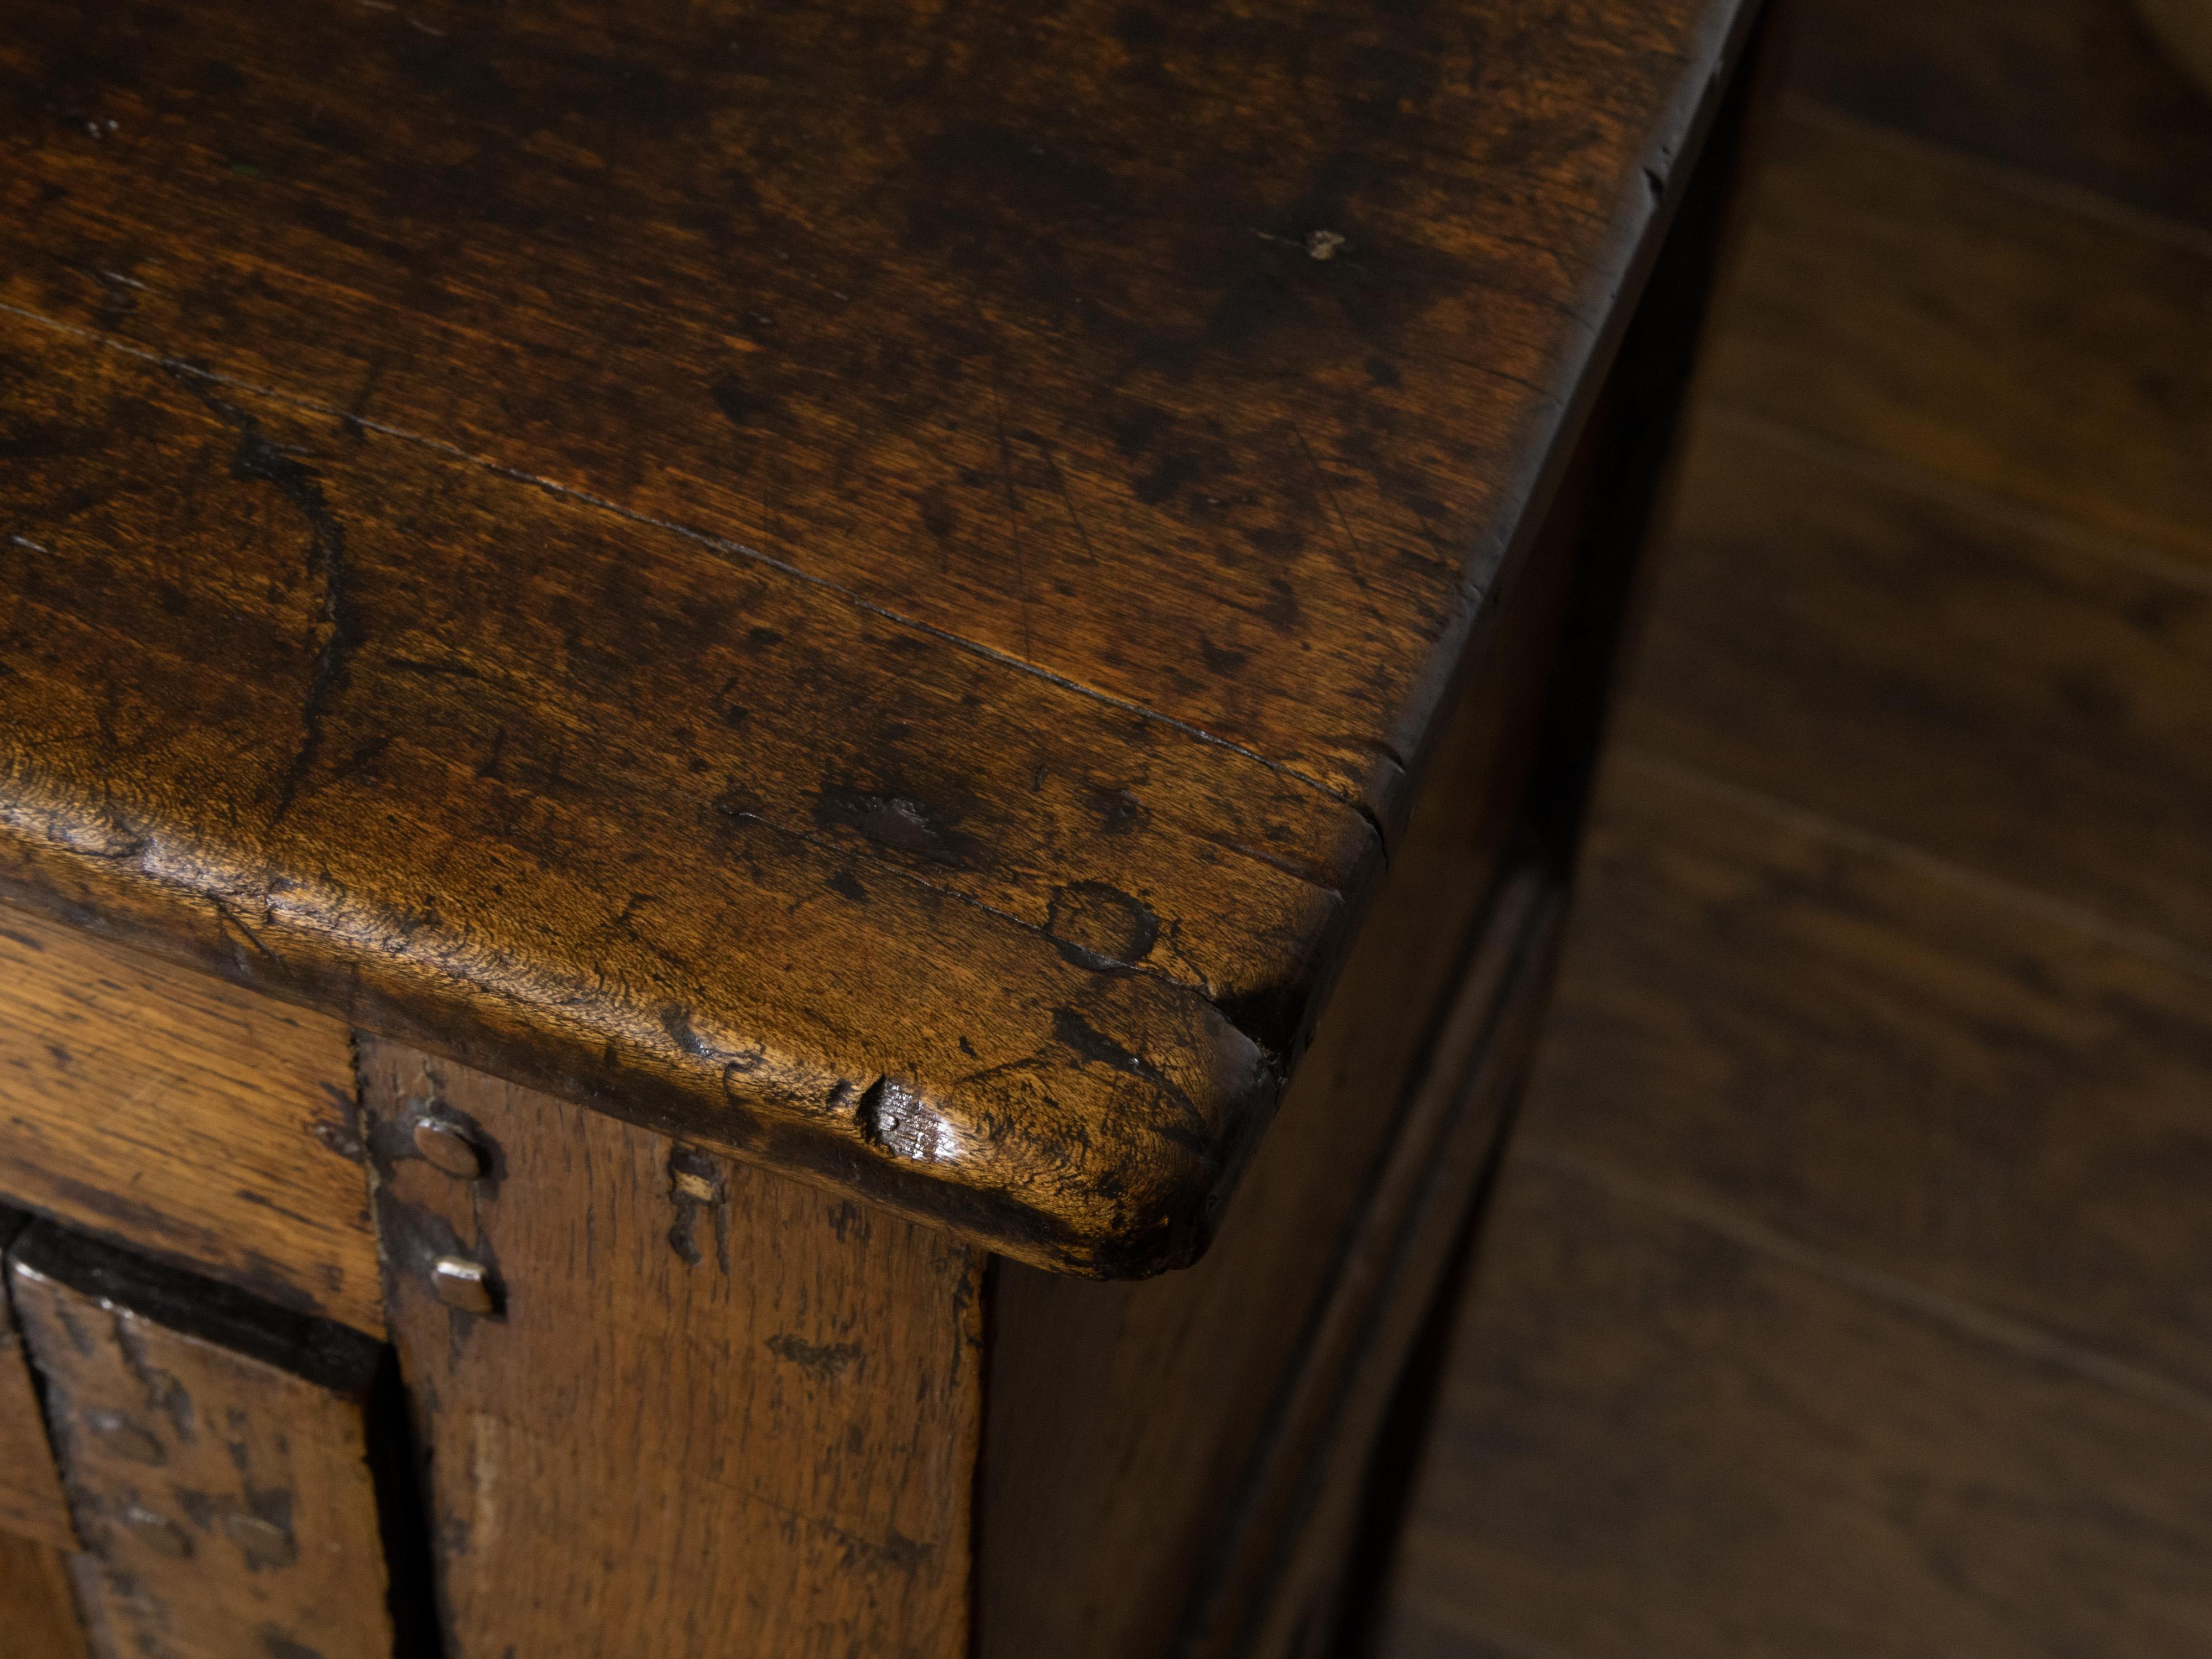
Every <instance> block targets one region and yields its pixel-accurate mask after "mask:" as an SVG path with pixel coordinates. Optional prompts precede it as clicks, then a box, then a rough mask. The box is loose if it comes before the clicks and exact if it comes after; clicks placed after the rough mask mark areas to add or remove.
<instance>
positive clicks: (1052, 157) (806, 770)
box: [0, 0, 1745, 1273]
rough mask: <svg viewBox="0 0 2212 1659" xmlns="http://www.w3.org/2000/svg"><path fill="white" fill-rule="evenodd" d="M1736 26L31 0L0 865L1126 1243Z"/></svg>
mask: <svg viewBox="0 0 2212 1659" xmlns="http://www.w3.org/2000/svg"><path fill="white" fill-rule="evenodd" d="M1744 11H1745V8H1743V7H1741V6H1739V5H1737V4H1735V3H1729V0H1663V3H1659V4H1655V5H1644V6H1638V7H1635V8H1629V7H1626V6H1621V5H1606V6H1597V7H1591V6H1586V5H1570V4H1567V3H1565V0H1533V3H1528V4H1525V5H1513V6H1501V5H1490V4H1481V5H1476V4H1462V5H1444V4H1431V5H1416V6H1412V7H1407V8H1400V9H1390V10H1389V11H1388V12H1383V11H1379V10H1376V9H1372V8H1368V7H1364V6H1356V5H1332V4H1312V5H1292V4H1289V3H1284V0H1253V3H1249V4H1246V5H1243V6H1242V7H1239V8H1237V9H1233V10H1229V11H1216V10H1203V11H1201V10H1198V9H1185V8H1182V7H1176V6H1170V5H1166V4H1158V3H1135V4H1127V5H1118V6H1115V5H1106V4H1103V3H1088V0H1069V3H1064V4H1060V5H1056V6H1053V7H1049V8H1043V9H1036V8H1006V7H987V8H981V9H970V10H966V11H963V12H960V13H957V14H953V15H933V14H927V13H925V12H924V11H923V10H921V9H914V8H908V7H905V6H899V5H892V4H887V3H866V0H863V3H845V4H839V5H836V6H829V5H825V4H789V5H782V6H777V7H774V8H750V7H738V6H735V5H731V6H705V7H687V8H674V7H659V6H654V7H649V8H624V9H616V8H612V7H608V6H604V5H586V4H582V3H577V0H568V3H549V4H544V5H539V6H535V7H532V8H529V9H518V8H500V9H494V8H482V7H476V6H470V5H462V4H444V3H439V0H425V3H422V4H420V5H413V6H408V5H401V6H397V7H393V8H389V9H386V8H383V7H369V6H361V7H352V6H327V7H299V6H287V5H283V4H279V3H277V0H245V3H240V4H235V5H228V6H221V7H216V6H193V5H185V4H181V3H161V0H125V3H118V4H115V5H112V6H106V7H102V8H99V9H87V8H83V7H79V6H74V5H70V4H66V3H63V0H25V3H23V4H21V5H19V6H17V7H15V8H13V9H11V13H10V27H9V31H8V32H7V35H6V38H5V39H4V40H0V153H4V155H5V158H6V165H5V166H4V167H0V220H3V221H4V223H5V226H6V228H7V234H6V236H5V237H4V238H0V453H5V454H6V456H7V457H8V465H7V470H6V471H5V473H4V475H0V694H4V704H0V711H4V712H0V887H4V889H5V890H7V891H8V892H9V893H12V894H13V895H14V896H15V897H17V898H18V899H20V900H21V901H24V902H30V903H33V904H36V905H39V906H40V907H42V908H46V909H48V910H49V911H52V912H53V913H55V914H58V915H62V916H63V917H64V918H65V919H67V920H69V921H72V922H74V923H76V924H78V925H81V926H84V927H92V928H95V929H98V930H102V931H106V932H108V933H112V934H113V935H115V936H118V937H121V938H126V939H132V940H135V941H137V942H140V943H143V944H147V945H152V946H155V948H159V949H162V950H165V951H168V952H170V953H172V954H174V955H178V956H180V957H185V958H186V959H189V960H192V961H196V962H198V963H203V964H204V965H208V966H211V967H214V968H216V969H218V970H220V971H222V972H225V973H228V974H229V975H233V976H234V977H236V978H238V979H240V980H241V981H246V982H247V983H250V984H252V985H255V986H258V987H261V988H264V989H265V990H268V991H270V992H272V993H274V994H277V995H280V996H284V997H288V998H291V999H294V1000H302V1001H306V1002H310V1003H313V1004H316V1005H318V1006H325V1007H329V1008H331V1009H333V1010H335V1011H337V1012H340V1013H342V1014H343V1015H344V1016H345V1017H347V1018H351V1019H353V1020H355V1021H356V1022H357V1023H359V1024H363V1025H366V1026H368V1027H371V1028H373V1029H376V1030H382V1031H385V1032H386V1033H389V1034H392V1035H394V1036H399V1037H401V1038H403V1039H405V1040H407V1041H409V1042H415V1043H417V1044H420V1045H421V1046H423V1047H425V1048H431V1049H434V1050H436V1051H439V1052H442V1053H447V1054H454V1055H457V1056H459V1057H460V1058H463V1059H465V1060H468V1061H470V1062H471V1063H472V1064H476V1065H479V1066H485V1067H488V1068H489V1069H491V1070H493V1071H495V1072H498V1073H503V1074H505V1075H507V1076H509V1077H512V1078H514V1079H519V1080H520V1081H522V1082H525V1083H527V1084H529V1085H533V1086H536V1087H539V1088H542V1089H545V1090H548V1091H552V1092H555V1093H558V1094H562V1095H566V1096H568V1097H572V1098H574V1099H578V1100H580V1101H584V1102H586V1103H590V1104H592V1105H594V1106H597V1107H599V1108H601V1109H605V1110H608V1111H611V1112H614V1113H617V1114H619V1115H623V1116H625V1117H628V1118H630V1119H632V1120H634V1121H638V1122H640V1123H642V1124H644V1125H646V1126H647V1127H653V1128H659V1129H663V1130H667V1131H671V1132H678V1133H682V1134H684V1136H686V1137H687V1138H689V1139H693V1140H696V1141H699V1142H702V1143H705V1144H709V1145H713V1146H719V1147H722V1148H726V1149H727V1150H729V1151H731V1152H734V1153H736V1154H737V1155H738V1156H740V1157H743V1158H750V1159H753V1160H755V1161H759V1162H764V1163H767V1164H772V1165H775V1166H777V1167H780V1168H784V1169H787V1170H793V1171H797V1172H800V1173H804V1174H806V1175H809V1176H811V1177H812V1178H814V1179H817V1180H820V1181H823V1182H828V1183H829V1184H831V1185H833V1186H836V1187H840V1188H845V1189H847V1190H850V1191H855V1192H859V1193H863V1194H867V1195H869V1196H871V1197H872V1198H874V1199H876V1200H878V1201H880V1202H883V1203H885V1204H888V1205H890V1206H893V1207H895V1208H898V1209H901V1210H902V1211H905V1212H908V1213H910V1214H915V1215H919V1216H922V1217H926V1218H929V1219H932V1220H933V1221H936V1222H938V1223H939V1224H941V1225H950V1226H951V1227H953V1228H955V1229H957V1230H959V1231H963V1232H965V1233H967V1234H969V1235H970V1236H971V1237H976V1238H978V1239H981V1240H982V1241H985V1242H987V1243H989V1244H991V1245H992V1246H993V1247H994V1248H997V1249H1003V1250H1006V1251H1007V1252H1009V1253H1011V1254H1012V1255H1018V1256H1020V1257H1022V1258H1024V1259H1026V1260H1029V1261H1035V1262H1037V1263H1039V1264H1041V1265H1045V1266H1049V1267H1058V1268H1062V1269H1070V1270H1076V1271H1084V1272H1094V1273H1143V1272H1148V1271H1152V1270H1157V1269H1158V1268H1160V1267H1166V1266H1171V1265H1174V1264H1176V1263H1177V1262H1181V1261H1187V1260H1188V1259H1189V1258H1190V1257H1191V1256H1192V1255H1194V1253H1195V1252H1196V1251H1197V1250H1198V1249H1200V1247H1201V1246H1202V1244H1203V1243H1204V1241H1205V1238H1206V1236H1207V1234H1208V1232H1209V1231H1210V1230H1211V1227H1212V1223H1213V1220H1214V1218H1215V1217H1216V1215H1217V1214H1218V1209H1219V1206H1220V1205H1221V1203H1222V1202H1223V1201H1224V1200H1225V1198H1226V1196H1227V1194H1228V1192H1229V1191H1230V1189H1231V1187H1232V1185H1233V1184H1234V1182H1235V1179H1236V1176H1237V1173H1238V1171H1239V1170H1241V1168H1242V1167H1243V1164H1244V1163H1245V1161H1246V1160H1247V1158H1249V1153H1250V1151H1251V1147H1252V1145H1253V1142H1254V1139H1255V1136H1256V1135H1257V1133H1259V1131H1260V1130H1261V1128H1262V1127H1264V1124H1265V1122H1266V1120H1267V1115H1268V1114H1269V1112H1270V1110H1271V1109H1272V1106H1273V1101H1274V1099H1275V1098H1276V1096H1277V1094H1278V1092H1279V1089H1280V1087H1281V1084H1282V1079H1283V1077H1284V1075H1285V1072H1286V1071H1287V1069H1288V1067H1289V1066H1290V1065H1291V1062H1292V1060H1293V1059H1294V1057H1295V1056H1296V1054H1297V1051H1298V1049H1299V1048H1300V1046H1301V1043H1302V1042H1303V1039H1304V1033H1305V1032H1306V1031H1307V1030H1308V1029H1309V1028H1310V1024H1311V1020H1312V1017H1313V1014H1314V1012H1315V1008H1316V1004H1317V1002H1318V1000H1319V998H1320V996H1321V994H1322V992H1323V991H1324V990H1325V988H1326V987H1327V984H1328V979H1329V976H1330V974H1331V971H1332V968H1333V965H1334V963H1335V962H1336V960H1337V959H1338V957H1339V956H1340V954H1341V951H1342V949H1343V945H1344V942H1345V939H1346V934H1347V933H1348V931H1349V928H1350V927H1351V924H1352V920H1353V918H1354V916H1355V915H1356V914H1357V912H1358V907H1359V904H1360V902H1361V900H1362V897H1363V896H1364V892H1365V890H1367V889H1368V887H1369V886H1370V884H1371V883H1372V881H1373V879H1374V878H1375V876H1376V874H1377V873H1378V872H1379V869H1380V866H1381V864H1382V861H1383V857H1384V845H1383V843H1384V838H1385V837H1386V836H1387V835H1388V834H1389V832H1390V830H1391V829H1392V827H1393V826H1395V823H1397V821H1398V819H1399V817H1401V813H1402V811H1403V810H1404V805H1405V795H1406V787H1407V777H1408V774H1409V772H1410V771H1411V770H1412V769H1413V767H1414V766H1415V765H1416V764H1417V763H1418V761H1419V757H1420V756H1421V754H1422V751H1423V750H1424V747H1425V742H1426V740H1427V738H1428V736H1429V732H1430V727H1431V724H1432V722H1433V720H1434V718H1435V716H1436V714H1437V710H1438V708H1439V707H1440V706H1441V705H1442V703H1443V701H1444V699H1445V696H1446V694H1447V692H1448V690H1449V688H1450V686H1451V685H1452V684H1454V682H1455V680H1457V679H1458V678H1460V677H1462V674H1463V673H1464V671H1465V669H1466V665H1467V659H1468V656H1469V654H1470V651H1471V649H1472V648H1473V647H1472V645H1471V641H1479V640H1480V637H1481V625H1482V624H1483V623H1485V621H1486V619H1487V618H1489V617H1493V616H1495V615H1497V614H1498V611H1499V608H1500V601H1501V599H1502V598H1503V596H1504V593H1505V592H1506V591H1507V590H1508V589H1509V588H1510V586H1511V583H1512V580H1513V578H1514V576H1515V575H1516V570H1517V554H1518V551H1519V550H1520V548H1521V545H1522V537H1523V533H1524V528H1525V526H1527V525H1528V522H1529V521H1530V520H1532V519H1533V516H1534V515H1533V513H1532V512H1531V508H1532V507H1534V506H1535V505H1538V504H1540V503H1541V498H1542V496H1543V495H1544V493H1545V491H1546V490H1547V488H1548V479H1549V477H1550V472H1549V469H1550V468H1551V467H1552V466H1553V465H1555V463H1556V457H1557V456H1558V454H1559V453H1560V452H1561V450H1562V449H1563V448H1564V446H1563V445H1562V444H1561V443H1560V442H1559V439H1560V437H1561V435H1562V434H1563V433H1564V432H1565V431H1567V430H1568V429H1569V428H1571V425H1572V423H1573V422H1574V421H1575V420H1576V419H1577V415H1578V410H1579V409H1580V406H1581V404H1582V401H1583V398H1584V397H1585V395H1586V394H1587V392H1588V390H1589V386H1590V385H1591V384H1592V383H1593V381H1594V378H1595V375H1594V371H1595V369H1596V368H1599V367H1601V365H1602V362H1603V361H1604V359H1605V357H1606V355H1607V351H1608V350H1609V349H1610V340H1609V337H1608V328H1609V326H1610V325H1612V324H1613V322H1614V321H1615V320H1616V319H1618V318H1619V317H1620V315H1622V314H1623V313H1625V310H1626V307H1624V306H1623V305H1622V304H1621V297H1622V295H1623V294H1624V292H1625V291H1626V290H1628V289H1631V288H1632V285H1633V284H1634V283H1636V282H1637V281H1638V280H1639V274H1640V272H1641V270H1643V268H1644V264H1645V262H1646V261H1647V260H1648V258H1649V257H1650V252H1651V251H1652V248H1653V246H1654V245H1655V243H1656V237H1657V235H1658V234H1659V232H1660V230H1661V229H1662V228H1663V224H1664V221H1665V218H1666V215H1667V212H1668V204H1669V178H1670V174H1671V173H1673V171H1674V164H1675V162H1676V161H1677V159H1678V158H1679V157H1680V156H1681V155H1684V154H1685V153H1686V152H1687V150H1689V149H1691V148H1693V146H1694V142H1695V137H1696V134H1697V131H1698V130H1699V124H1700V123H1701V122H1702V121H1703V120H1704V119H1705V118H1706V117H1707V116H1708V115H1709V114H1710V113H1711V107H1712V104H1713V100H1714V97H1715V94H1716V90H1717V87H1718V85H1719V82H1720V80H1721V78H1722V77H1723V74H1724V71H1725V70H1726V68H1727V65H1728V63H1729V59H1730V58H1731V56H1732V54H1733V53H1734V52H1735V46H1736V41H1737V40H1738V38H1739V36H1740V33H1741V27H1742V24H1743V22H1744V16H1743V13H1744Z"/></svg>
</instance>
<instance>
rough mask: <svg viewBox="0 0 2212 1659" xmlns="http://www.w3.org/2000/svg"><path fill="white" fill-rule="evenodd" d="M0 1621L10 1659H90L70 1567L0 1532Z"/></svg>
mask: <svg viewBox="0 0 2212 1659" xmlns="http://www.w3.org/2000/svg"><path fill="white" fill-rule="evenodd" d="M0 1620H4V1621H5V1622H6V1628H7V1632H8V1653H9V1659H88V1656H87V1653H86V1649H85V1645H84V1626H83V1625H82V1623H81V1622H79V1620H78V1619H77V1616H76V1592H75V1591H74V1590H72V1589H70V1573H69V1564H68V1560H67V1558H65V1557H64V1555H63V1554H62V1553H61V1552H60V1551H59V1550H57V1549H55V1548H53V1547H52V1546H50V1545H46V1544H36V1543H33V1542H32V1541H30V1540H29V1539H27V1538H19V1537H17V1536H16V1535H15V1534H13V1533H11V1532H9V1531H7V1530H6V1529H5V1528H0Z"/></svg>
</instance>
